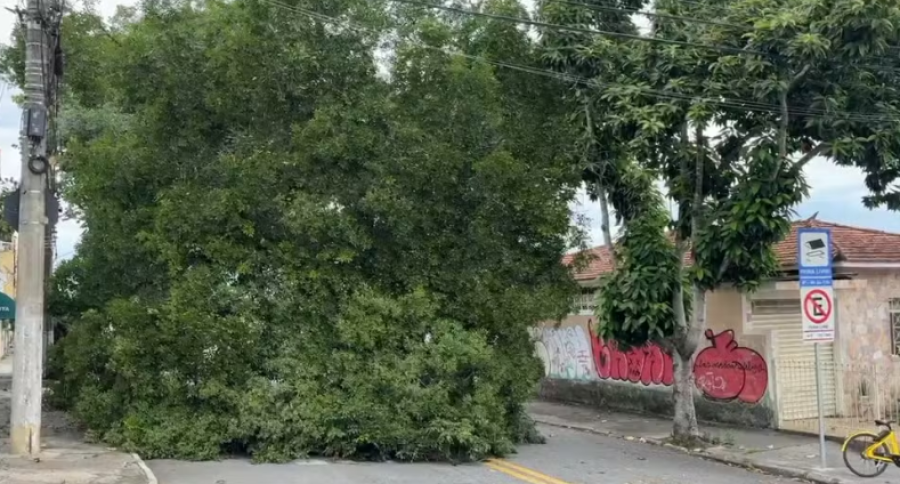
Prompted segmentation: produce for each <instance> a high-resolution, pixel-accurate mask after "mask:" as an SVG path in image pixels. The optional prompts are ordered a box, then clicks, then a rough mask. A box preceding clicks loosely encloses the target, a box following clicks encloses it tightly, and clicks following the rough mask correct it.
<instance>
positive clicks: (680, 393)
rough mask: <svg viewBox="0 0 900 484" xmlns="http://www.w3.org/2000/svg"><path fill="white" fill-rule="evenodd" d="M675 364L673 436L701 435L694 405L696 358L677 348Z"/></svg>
mask: <svg viewBox="0 0 900 484" xmlns="http://www.w3.org/2000/svg"><path fill="white" fill-rule="evenodd" d="M672 363H673V365H674V370H675V371H674V385H673V390H672V395H673V397H674V400H675V418H674V420H673V423H674V426H673V428H672V436H673V437H674V438H675V439H677V440H679V441H684V440H688V439H691V438H695V437H699V436H700V427H699V426H698V425H697V410H696V408H695V407H694V372H693V366H694V358H693V355H682V354H681V352H680V351H678V350H675V351H674V352H673V354H672Z"/></svg>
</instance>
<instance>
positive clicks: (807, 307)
mask: <svg viewBox="0 0 900 484" xmlns="http://www.w3.org/2000/svg"><path fill="white" fill-rule="evenodd" d="M831 254H832V252H831V231H830V230H828V229H827V228H820V227H806V228H801V229H799V230H797V269H798V271H797V272H798V274H799V276H800V306H801V313H802V318H803V319H802V325H803V341H806V342H809V343H812V344H813V352H814V354H815V356H814V358H815V359H814V364H815V372H816V408H817V409H818V412H817V413H818V414H819V460H820V464H821V466H822V469H826V468H827V467H828V459H827V458H826V457H827V456H826V455H825V395H824V388H823V387H824V383H823V381H822V380H823V379H822V365H823V363H825V364H827V362H823V361H822V355H821V349H820V348H819V346H820V345H821V344H823V343H832V342H834V337H835V329H836V328H837V324H836V321H835V319H836V318H835V317H834V314H835V312H836V311H835V306H836V305H835V302H834V273H833V266H832V260H831Z"/></svg>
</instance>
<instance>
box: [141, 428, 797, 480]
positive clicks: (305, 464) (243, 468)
mask: <svg viewBox="0 0 900 484" xmlns="http://www.w3.org/2000/svg"><path fill="white" fill-rule="evenodd" d="M541 431H542V432H543V433H544V435H545V436H547V438H548V439H547V444H545V445H529V446H524V447H522V448H520V449H519V453H518V454H516V455H513V456H510V457H509V458H508V459H503V460H498V461H491V462H487V463H481V464H471V465H461V466H451V465H443V464H397V463H385V464H371V463H352V462H331V461H316V460H312V461H298V462H294V463H290V464H278V465H275V464H262V465H254V464H251V463H249V462H248V461H244V460H226V461H221V462H179V461H162V460H160V461H150V462H148V463H147V464H148V465H149V466H150V468H151V469H152V470H153V472H154V473H155V474H156V477H157V479H158V480H159V484H320V483H321V484H421V483H425V482H427V483H429V484H599V483H603V484H719V483H722V484H775V483H780V484H786V483H788V482H795V481H793V480H791V479H787V478H779V477H773V476H766V475H763V474H759V473H756V472H751V471H747V470H744V469H739V468H735V467H729V466H726V465H724V464H719V463H715V462H710V461H704V460H702V459H698V458H696V457H691V456H688V455H685V454H682V453H680V452H676V451H672V450H670V449H667V448H663V447H657V446H653V445H648V444H641V443H638V442H628V441H624V440H620V439H613V438H609V437H601V436H598V435H592V434H586V433H581V432H577V431H573V430H564V429H557V428H552V427H541Z"/></svg>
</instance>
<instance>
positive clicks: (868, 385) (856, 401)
mask: <svg viewBox="0 0 900 484" xmlns="http://www.w3.org/2000/svg"><path fill="white" fill-rule="evenodd" d="M819 369H820V370H821V381H822V396H823V398H822V402H823V405H822V406H823V414H824V416H825V433H826V435H829V436H832V437H839V438H844V437H846V436H847V435H849V434H850V433H852V432H855V431H859V430H861V429H871V428H872V427H873V426H874V424H873V422H874V420H875V419H882V420H889V421H893V422H897V421H898V420H900V362H898V361H894V360H893V359H886V360H884V361H881V362H878V363H871V364H857V363H853V364H834V363H833V362H831V361H827V360H826V361H825V362H822V363H820V364H819ZM776 371H777V382H778V385H777V389H776V392H777V399H778V414H779V427H780V428H781V429H784V430H793V431H799V432H807V433H818V431H819V419H818V416H819V414H818V407H817V402H816V365H815V363H814V362H812V361H780V362H778V365H777V368H776Z"/></svg>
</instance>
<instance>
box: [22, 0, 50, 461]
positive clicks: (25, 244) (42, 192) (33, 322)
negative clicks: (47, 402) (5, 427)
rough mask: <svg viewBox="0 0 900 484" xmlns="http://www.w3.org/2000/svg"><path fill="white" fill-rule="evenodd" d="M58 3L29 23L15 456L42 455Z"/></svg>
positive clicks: (33, 2) (39, 10) (32, 2)
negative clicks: (50, 151)
mask: <svg viewBox="0 0 900 484" xmlns="http://www.w3.org/2000/svg"><path fill="white" fill-rule="evenodd" d="M54 5H58V4H57V3H56V2H53V1H45V0H28V2H27V7H26V10H25V12H24V15H23V20H24V22H25V86H23V90H24V94H25V105H24V112H23V115H22V131H21V139H20V147H21V150H22V175H21V179H20V185H19V190H20V192H19V200H20V205H19V214H18V231H19V237H18V256H19V263H18V272H17V274H16V279H17V281H16V282H17V284H16V285H17V291H16V292H17V301H16V332H15V350H14V351H15V356H14V359H13V387H12V390H13V398H12V422H11V425H10V438H11V444H12V451H13V452H14V453H16V454H20V455H21V454H25V455H33V454H37V453H39V452H40V451H41V397H42V393H43V385H42V376H43V363H44V362H43V353H44V338H43V331H44V289H45V285H44V279H45V272H44V271H45V260H46V259H45V243H46V242H45V233H46V228H47V223H48V219H47V212H46V207H45V205H46V197H47V187H48V183H47V182H48V171H49V169H50V163H49V161H48V156H47V141H48V140H47V134H48V131H49V118H50V109H48V106H50V105H51V102H52V96H54V95H55V93H54V92H53V86H54V82H53V78H54V67H55V62H54V61H53V59H54V54H55V53H56V52H55V49H54V48H53V46H55V45H57V43H56V39H57V36H58V35H59V29H58V27H59V19H60V18H61V15H62V12H60V11H59V9H58V8H56V7H55V6H54Z"/></svg>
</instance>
